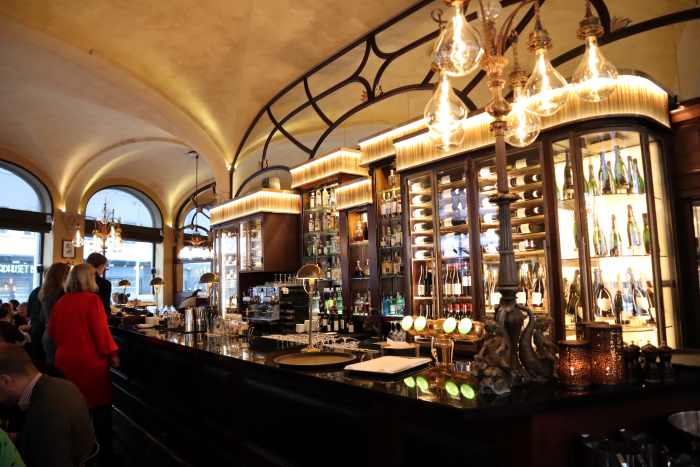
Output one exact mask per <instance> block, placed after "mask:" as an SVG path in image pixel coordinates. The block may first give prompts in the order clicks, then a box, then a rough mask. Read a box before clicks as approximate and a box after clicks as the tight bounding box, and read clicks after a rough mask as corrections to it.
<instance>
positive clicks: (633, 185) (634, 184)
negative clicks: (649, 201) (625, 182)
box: [627, 155, 639, 194]
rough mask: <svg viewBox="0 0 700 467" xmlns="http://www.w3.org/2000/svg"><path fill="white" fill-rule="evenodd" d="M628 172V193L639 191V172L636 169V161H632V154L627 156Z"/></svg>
mask: <svg viewBox="0 0 700 467" xmlns="http://www.w3.org/2000/svg"><path fill="white" fill-rule="evenodd" d="M627 173H628V174H629V177H630V179H629V187H628V189H627V193H630V194H637V193H639V179H638V178H637V173H636V172H635V170H634V162H633V161H632V156H630V155H628V156H627Z"/></svg>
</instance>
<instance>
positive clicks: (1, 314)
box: [0, 303, 12, 323]
mask: <svg viewBox="0 0 700 467" xmlns="http://www.w3.org/2000/svg"><path fill="white" fill-rule="evenodd" d="M0 321H7V322H8V323H11V322H12V305H10V304H9V303H3V304H2V305H0Z"/></svg>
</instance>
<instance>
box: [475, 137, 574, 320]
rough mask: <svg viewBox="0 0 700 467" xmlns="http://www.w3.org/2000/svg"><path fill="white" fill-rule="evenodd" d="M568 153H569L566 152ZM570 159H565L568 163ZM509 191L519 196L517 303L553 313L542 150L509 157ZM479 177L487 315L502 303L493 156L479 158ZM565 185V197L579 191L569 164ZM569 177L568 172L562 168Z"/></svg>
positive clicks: (514, 218)
mask: <svg viewBox="0 0 700 467" xmlns="http://www.w3.org/2000/svg"><path fill="white" fill-rule="evenodd" d="M562 154H564V153H562ZM568 160H569V159H568V158H566V157H565V161H568ZM507 164H508V167H507V168H508V178H509V181H510V191H511V192H513V193H515V194H517V195H518V196H519V199H518V200H517V201H516V202H514V203H513V204H511V222H512V226H513V228H512V238H513V250H514V251H515V260H516V265H517V267H518V278H517V279H518V284H517V290H516V302H517V303H519V304H522V305H527V306H529V307H530V308H531V309H532V311H534V312H536V313H549V307H548V303H549V297H548V293H547V290H546V287H545V284H546V277H545V276H546V257H545V241H546V238H547V233H546V227H545V225H546V224H545V208H544V183H543V171H542V166H541V165H540V159H539V154H538V152H536V151H528V152H520V153H515V154H512V155H509V156H508V158H507ZM477 170H478V180H479V220H480V222H481V225H480V230H481V238H480V246H481V257H482V263H483V274H482V278H483V282H484V283H483V303H484V311H485V312H486V313H487V314H491V313H493V312H494V307H495V306H496V305H498V304H499V303H500V294H499V293H498V291H497V288H498V262H499V256H498V247H499V236H498V226H499V220H498V207H497V206H496V205H495V204H493V203H492V202H491V201H490V200H489V198H490V197H491V196H493V195H495V194H496V192H497V190H496V169H495V162H494V160H493V159H491V158H489V159H486V160H484V161H483V162H477ZM566 174H567V181H566V183H563V184H561V191H560V196H562V197H564V198H567V199H572V198H573V196H574V193H575V189H574V188H575V187H574V179H573V171H572V166H571V164H570V162H568V163H567V164H566ZM562 175H564V172H562Z"/></svg>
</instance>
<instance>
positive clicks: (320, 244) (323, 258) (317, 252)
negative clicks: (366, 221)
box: [302, 184, 356, 288]
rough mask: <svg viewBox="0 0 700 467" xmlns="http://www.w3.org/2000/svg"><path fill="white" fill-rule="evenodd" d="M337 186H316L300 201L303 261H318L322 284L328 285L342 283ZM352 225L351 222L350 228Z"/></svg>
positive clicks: (335, 285)
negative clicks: (321, 273) (336, 197)
mask: <svg viewBox="0 0 700 467" xmlns="http://www.w3.org/2000/svg"><path fill="white" fill-rule="evenodd" d="M336 186H337V184H329V185H325V186H322V187H317V188H315V189H313V190H310V191H308V192H306V193H304V194H303V200H302V205H303V212H302V226H303V245H302V247H303V263H315V264H317V265H318V266H319V267H320V268H321V270H322V271H323V276H324V282H325V283H323V284H322V285H321V287H331V288H334V287H338V286H340V284H341V273H340V234H339V230H338V228H339V226H338V211H337V209H336V205H335V188H336ZM355 227H356V226H355V225H352V228H355ZM350 238H352V236H351V237H350ZM351 265H354V263H351Z"/></svg>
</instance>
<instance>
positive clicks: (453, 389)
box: [445, 379, 459, 399]
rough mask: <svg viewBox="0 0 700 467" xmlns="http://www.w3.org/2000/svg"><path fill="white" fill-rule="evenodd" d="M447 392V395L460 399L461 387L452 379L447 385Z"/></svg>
mask: <svg viewBox="0 0 700 467" xmlns="http://www.w3.org/2000/svg"><path fill="white" fill-rule="evenodd" d="M445 391H447V394H449V395H450V396H451V397H453V398H455V399H459V387H458V386H457V383H455V382H454V381H452V380H451V379H450V380H448V381H447V382H446V383H445Z"/></svg>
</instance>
